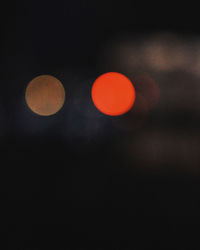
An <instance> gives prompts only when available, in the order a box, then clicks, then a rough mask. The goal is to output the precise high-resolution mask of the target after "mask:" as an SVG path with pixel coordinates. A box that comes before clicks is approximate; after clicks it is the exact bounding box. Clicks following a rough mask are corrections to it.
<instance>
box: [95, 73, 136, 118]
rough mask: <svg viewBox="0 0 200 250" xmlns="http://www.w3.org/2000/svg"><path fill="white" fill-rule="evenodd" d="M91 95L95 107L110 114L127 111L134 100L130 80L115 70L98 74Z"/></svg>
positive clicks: (119, 113)
mask: <svg viewBox="0 0 200 250" xmlns="http://www.w3.org/2000/svg"><path fill="white" fill-rule="evenodd" d="M91 95H92V100H93V102H94V105H95V106H96V108H97V109H98V110H100V111H101V112H102V113H104V114H106V115H110V116H118V115H122V114H124V113H126V112H128V111H129V110H130V109H131V107H132V106H133V104H134V101H135V89H134V87H133V84H132V82H131V81H130V80H129V79H128V78H127V77H126V76H124V75H123V74H120V73H116V72H109V73H105V74H102V75H101V76H99V77H98V78H97V79H96V80H95V82H94V84H93V86H92V91H91Z"/></svg>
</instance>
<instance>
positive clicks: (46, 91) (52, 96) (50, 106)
mask: <svg viewBox="0 0 200 250" xmlns="http://www.w3.org/2000/svg"><path fill="white" fill-rule="evenodd" d="M25 100H26V103H27V105H28V107H29V108H30V109H31V110H32V111H33V112H34V113H36V114H38V115H41V116H49V115H53V114H55V113H57V112H58V111H59V110H60V109H61V108H62V106H63V104H64V101H65V89H64V87H63V85H62V83H61V82H60V81H59V80H58V79H57V78H55V77H53V76H50V75H41V76H38V77H36V78H34V79H33V80H32V81H31V82H30V83H29V84H28V86H27V88H26V92H25Z"/></svg>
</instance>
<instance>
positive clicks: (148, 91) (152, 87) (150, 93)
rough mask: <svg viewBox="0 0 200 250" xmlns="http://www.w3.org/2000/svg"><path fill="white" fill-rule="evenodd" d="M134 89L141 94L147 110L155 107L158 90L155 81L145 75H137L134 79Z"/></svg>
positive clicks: (158, 94)
mask: <svg viewBox="0 0 200 250" xmlns="http://www.w3.org/2000/svg"><path fill="white" fill-rule="evenodd" d="M134 83H135V89H136V91H138V92H139V93H141V94H142V95H143V96H144V97H145V99H146V101H147V103H148V106H149V109H151V108H153V107H155V106H156V104H157V102H158V99H159V96H160V90H159V88H158V86H157V84H156V83H155V81H154V80H153V79H152V78H151V77H150V76H149V75H147V74H142V75H138V76H136V77H135V78H134Z"/></svg>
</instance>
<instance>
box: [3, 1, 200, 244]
mask: <svg viewBox="0 0 200 250" xmlns="http://www.w3.org/2000/svg"><path fill="white" fill-rule="evenodd" d="M195 9H196V7H195V6H193V5H191V4H190V3H187V5H186V6H184V5H183V2H181V3H180V4H179V5H175V3H173V4H171V3H169V2H162V3H160V6H158V4H154V5H153V3H152V2H145V3H141V4H140V5H139V4H138V2H135V1H120V2H119V3H117V2H116V1H110V2H108V1H105V2H104V1H32V0H29V1H12V2H11V1H6V2H4V3H1V42H2V45H1V47H0V52H1V53H0V55H1V56H0V62H1V76H0V112H1V113H0V115H1V118H0V119H1V122H0V123H1V124H0V128H1V130H2V132H1V134H2V136H1V139H0V147H1V151H0V153H1V167H0V169H1V173H0V177H1V181H0V184H1V208H3V211H2V212H1V217H2V220H1V226H0V227H1V232H2V237H3V240H1V244H2V249H3V245H4V244H5V246H8V248H9V249H49V248H53V249H199V213H200V203H199V191H200V185H199V176H198V175H193V174H192V175H191V174H189V173H184V172H178V171H172V170H171V171H166V172H165V173H162V174H161V173H160V172H159V171H158V172H156V171H153V172H151V171H142V170H140V164H141V163H140V162H138V161H137V160H135V161H132V163H129V162H128V161H124V159H123V157H122V154H121V152H120V150H119V149H118V147H116V145H117V144H119V143H120V141H121V140H120V139H121V138H124V137H125V136H128V135H127V134H126V133H124V132H122V131H121V130H118V129H116V128H115V127H114V126H113V124H114V123H115V122H116V120H117V118H112V117H106V116H104V115H103V114H100V113H99V112H98V111H97V110H96V109H95V108H94V106H93V105H92V102H91V99H90V89H91V86H92V83H93V81H94V80H95V79H96V77H97V76H98V75H100V74H102V73H104V72H109V71H113V69H112V68H110V67H109V66H108V65H101V64H100V63H99V61H98V57H99V54H100V53H101V50H102V44H104V43H105V42H106V41H107V40H109V39H111V38H113V37H115V36H116V35H123V34H131V35H133V36H135V37H137V35H138V34H149V33H154V32H160V31H168V32H169V31H170V32H175V33H177V34H184V35H186V36H187V37H190V36H192V35H198V34H199V31H200V29H199V20H198V19H199V17H198V13H196V11H195ZM122 73H123V72H122ZM42 74H50V75H54V76H56V77H57V78H58V79H60V80H61V82H62V83H63V85H64V87H65V90H66V102H65V104H64V107H63V108H62V110H60V111H59V112H58V114H56V115H54V116H50V117H39V116H37V115H35V114H34V113H32V112H31V111H30V110H29V109H28V107H27V106H26V104H25V101H24V91H25V88H26V86H27V84H28V82H30V80H32V79H33V78H34V77H35V76H37V75H42ZM75 104H76V105H75ZM90 114H91V115H90ZM180 117H181V118H180V119H181V121H180V120H179V121H178V122H177V120H174V119H172V118H171V116H166V118H165V117H164V118H163V116H162V118H160V117H159V115H158V114H157V113H156V112H155V113H152V114H151V115H150V117H149V118H148V120H147V122H146V124H145V126H144V128H142V132H143V131H145V130H148V127H149V126H151V127H152V126H153V127H154V128H155V130H157V129H158V130H159V129H160V127H163V126H164V127H170V128H173V127H175V128H176V129H177V131H180V130H181V131H182V132H181V133H182V134H183V135H184V134H185V133H187V131H188V130H193V128H194V127H195V128H196V130H195V131H197V133H198V124H199V123H198V122H197V121H196V120H195V121H194V123H192V122H191V123H190V124H189V125H188V124H187V123H185V119H186V118H187V117H185V114H182V115H181V116H180ZM191 117H192V115H191V116H190V117H189V119H191ZM97 125H98V126H100V132H99V133H98V135H97V134H95V135H93V133H92V132H91V131H92V129H94V126H97ZM142 132H140V133H142ZM134 136H137V132H135V134H134V133H133V138H134ZM197 150H198V148H197ZM135 154H136V153H135ZM134 157H135V155H134V154H133V159H134ZM170 166H173V162H171V163H170ZM141 167H142V166H141ZM171 169H173V167H171ZM5 246H4V248H5Z"/></svg>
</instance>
